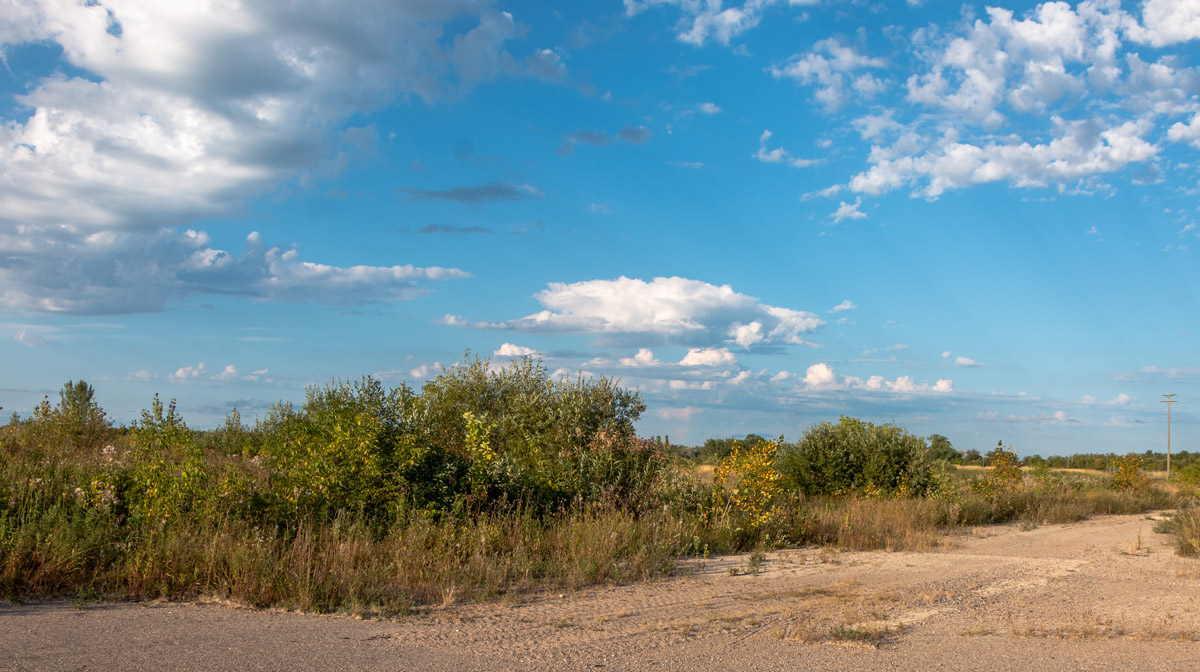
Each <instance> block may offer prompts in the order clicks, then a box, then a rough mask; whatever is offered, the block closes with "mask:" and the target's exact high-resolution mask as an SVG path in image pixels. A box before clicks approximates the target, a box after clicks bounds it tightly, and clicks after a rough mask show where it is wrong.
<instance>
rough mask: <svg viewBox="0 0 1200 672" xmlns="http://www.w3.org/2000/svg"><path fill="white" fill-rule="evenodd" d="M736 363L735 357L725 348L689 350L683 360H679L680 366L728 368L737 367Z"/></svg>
mask: <svg viewBox="0 0 1200 672" xmlns="http://www.w3.org/2000/svg"><path fill="white" fill-rule="evenodd" d="M737 363H738V361H737V357H735V356H734V354H733V353H732V352H730V351H729V350H728V349H727V348H691V349H690V350H688V352H687V354H686V355H684V357H683V359H681V360H679V365H680V366H707V367H722V368H729V367H734V366H737Z"/></svg>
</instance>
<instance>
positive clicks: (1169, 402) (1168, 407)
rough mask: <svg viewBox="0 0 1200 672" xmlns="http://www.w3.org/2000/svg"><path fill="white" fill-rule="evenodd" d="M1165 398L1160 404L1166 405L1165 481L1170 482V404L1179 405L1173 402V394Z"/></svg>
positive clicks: (1166, 395)
mask: <svg viewBox="0 0 1200 672" xmlns="http://www.w3.org/2000/svg"><path fill="white" fill-rule="evenodd" d="M1162 396H1164V397H1166V398H1165V399H1163V400H1162V403H1164V404H1166V405H1167V480H1168V481H1170V480H1171V404H1175V403H1179V402H1177V401H1175V399H1174V397H1175V395H1174V394H1164V395H1162Z"/></svg>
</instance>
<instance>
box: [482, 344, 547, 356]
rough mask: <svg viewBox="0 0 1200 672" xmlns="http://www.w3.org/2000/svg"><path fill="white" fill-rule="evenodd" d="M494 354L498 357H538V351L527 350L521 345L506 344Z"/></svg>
mask: <svg viewBox="0 0 1200 672" xmlns="http://www.w3.org/2000/svg"><path fill="white" fill-rule="evenodd" d="M492 354H493V355H495V356H497V357H526V356H529V355H536V354H537V350H534V349H533V348H526V347H523V346H520V345H513V344H512V343H505V344H503V345H501V346H500V347H499V348H498V349H497V350H496V351H495V352H494V353H492Z"/></svg>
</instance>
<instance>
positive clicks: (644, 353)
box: [621, 348, 661, 366]
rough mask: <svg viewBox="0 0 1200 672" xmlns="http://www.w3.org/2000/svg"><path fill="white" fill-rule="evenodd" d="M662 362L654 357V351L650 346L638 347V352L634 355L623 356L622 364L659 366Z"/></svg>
mask: <svg viewBox="0 0 1200 672" xmlns="http://www.w3.org/2000/svg"><path fill="white" fill-rule="evenodd" d="M660 364H661V362H659V361H658V360H657V359H655V358H654V352H653V351H652V350H650V348H638V351H637V354H636V355H634V356H633V357H623V358H621V366H659V365H660Z"/></svg>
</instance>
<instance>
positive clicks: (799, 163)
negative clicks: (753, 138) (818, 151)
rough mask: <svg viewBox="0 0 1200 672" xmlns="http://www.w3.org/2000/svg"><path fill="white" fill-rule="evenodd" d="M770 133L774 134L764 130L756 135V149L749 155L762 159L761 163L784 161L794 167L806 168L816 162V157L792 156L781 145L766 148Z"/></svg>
mask: <svg viewBox="0 0 1200 672" xmlns="http://www.w3.org/2000/svg"><path fill="white" fill-rule="evenodd" d="M772 135H774V134H773V133H771V131H769V130H764V131H763V132H762V134H761V135H759V136H758V151H757V152H755V153H754V154H751V156H753V157H754V158H756V159H758V160H759V161H762V162H763V163H785V162H786V163H787V164H788V165H790V166H792V167H794V168H807V167H809V166H811V165H813V164H815V163H817V160H816V159H802V158H799V157H794V156H792V155H791V154H790V153H789V152H788V150H786V149H784V148H783V147H776V148H775V149H768V148H767V142H768V141H770V139H771V136H772Z"/></svg>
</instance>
